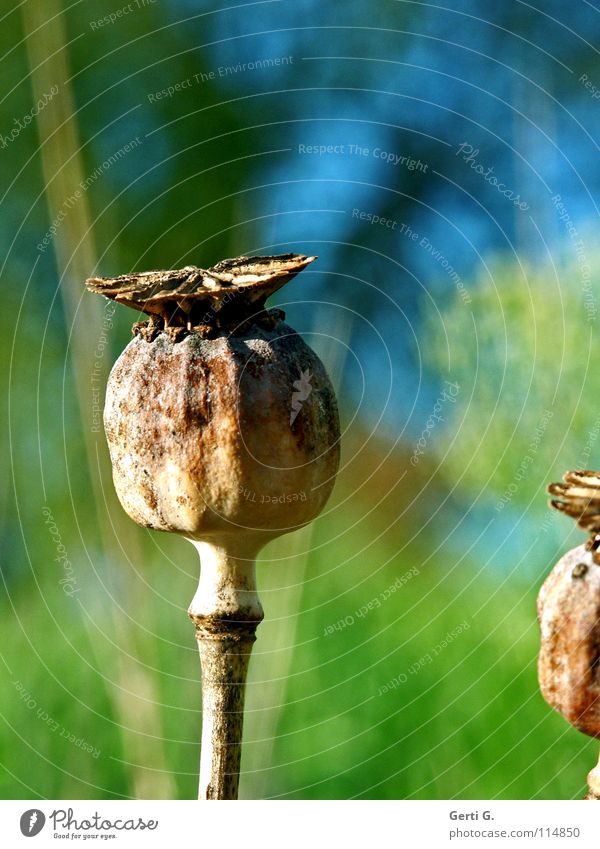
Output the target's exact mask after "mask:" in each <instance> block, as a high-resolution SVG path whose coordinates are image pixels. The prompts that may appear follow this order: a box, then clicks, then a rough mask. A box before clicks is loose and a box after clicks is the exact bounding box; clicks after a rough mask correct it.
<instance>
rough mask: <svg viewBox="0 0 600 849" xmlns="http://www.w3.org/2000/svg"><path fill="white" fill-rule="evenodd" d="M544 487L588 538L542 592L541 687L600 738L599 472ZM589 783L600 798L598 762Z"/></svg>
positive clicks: (569, 718) (569, 716)
mask: <svg viewBox="0 0 600 849" xmlns="http://www.w3.org/2000/svg"><path fill="white" fill-rule="evenodd" d="M548 490H549V492H550V493H551V494H552V495H553V496H554V499H553V500H552V501H551V502H550V503H551V505H552V507H554V508H555V509H556V510H559V511H560V512H562V513H565V514H567V515H569V516H571V517H573V518H574V519H576V520H577V523H578V525H579V526H580V527H582V528H583V529H584V530H586V531H587V532H588V533H590V534H591V537H590V539H589V540H588V542H587V543H586V544H584V545H580V546H578V547H577V548H574V549H572V550H571V551H569V552H567V553H566V554H565V555H564V556H563V557H562V558H561V559H560V560H559V561H558V563H557V564H556V566H555V567H554V568H553V570H552V572H551V573H550V575H549V576H548V578H547V579H546V581H545V582H544V584H543V586H542V588H541V590H540V593H539V596H538V605H537V609H538V619H539V622H540V629H541V647H540V655H539V661H538V676H539V682H540V689H541V692H542V695H543V696H544V698H545V699H546V701H547V702H548V704H549V705H550V706H551V707H553V708H554V709H555V710H557V711H558V712H559V713H561V714H562V715H563V716H564V718H565V719H566V720H567V721H568V722H570V723H571V725H573V726H574V727H575V728H577V729H578V730H579V731H582V732H583V733H584V734H588V735H589V736H591V737H596V738H597V739H600V475H599V474H598V473H597V472H589V471H583V472H581V471H578V472H567V473H566V474H565V475H564V483H556V484H551V485H550V486H549V487H548ZM599 766H600V765H599ZM588 785H589V794H588V797H587V798H588V799H600V771H599V767H598V766H597V767H596V768H595V769H594V770H592V771H591V772H590V773H589V775H588Z"/></svg>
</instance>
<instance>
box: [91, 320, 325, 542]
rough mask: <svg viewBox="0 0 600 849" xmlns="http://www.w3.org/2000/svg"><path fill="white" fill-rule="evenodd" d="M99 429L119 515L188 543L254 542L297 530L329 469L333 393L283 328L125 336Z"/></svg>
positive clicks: (311, 512)
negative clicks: (252, 538) (242, 538)
mask: <svg viewBox="0 0 600 849" xmlns="http://www.w3.org/2000/svg"><path fill="white" fill-rule="evenodd" d="M104 424H105V429H106V435H107V439H108V444H109V449H110V454H111V459H112V464H113V477H114V482H115V487H116V490H117V494H118V496H119V498H120V501H121V503H122V505H123V507H124V508H125V510H126V511H127V513H128V514H129V515H130V516H131V518H132V519H134V520H135V521H136V522H138V523H139V524H141V525H144V526H146V527H149V528H155V529H158V530H164V531H174V532H176V533H181V534H184V535H186V536H188V537H190V538H194V539H211V538H217V539H218V538H219V537H222V536H223V535H229V534H232V533H234V532H235V531H236V530H241V529H246V530H254V531H255V532H256V536H257V539H258V540H260V542H259V546H260V545H263V544H264V543H265V542H266V541H268V539H269V538H271V537H273V536H277V535H279V534H281V533H285V532H286V531H288V530H294V529H295V528H297V527H300V526H302V525H304V524H306V523H307V522H309V521H311V519H313V518H314V517H315V516H316V515H318V513H319V512H320V510H321V509H322V507H323V505H324V504H325V502H326V500H327V498H328V497H329V494H330V492H331V489H332V488H333V484H334V479H335V474H336V472H337V468H338V465H339V421H338V413H337V405H336V400H335V395H334V392H333V388H332V386H331V383H330V381H329V378H328V377H327V374H326V372H325V369H324V367H323V364H322V363H321V361H320V360H319V359H318V357H317V356H316V354H315V353H314V352H313V351H312V350H311V349H310V348H309V347H308V345H306V343H305V342H304V341H303V339H302V338H301V337H300V336H299V335H298V334H297V333H296V332H295V331H294V330H293V329H292V328H291V327H289V325H287V324H285V323H284V322H282V321H281V322H279V323H278V324H276V326H275V327H274V328H273V329H270V330H269V329H264V328H261V327H258V326H256V325H254V326H252V328H250V330H248V331H247V332H246V333H245V334H243V335H240V336H233V335H228V334H222V335H220V336H218V337H217V338H215V339H206V338H203V337H202V336H201V335H200V334H198V333H195V332H192V333H190V334H188V335H187V336H186V337H185V338H184V339H183V340H182V341H179V342H174V341H172V339H171V337H170V336H169V335H168V334H166V333H161V334H160V335H159V336H158V337H157V338H156V339H155V340H154V341H152V342H147V341H145V340H144V339H142V338H140V337H139V336H138V337H136V338H134V339H133V341H132V342H131V343H130V344H129V345H128V346H127V348H126V349H125V351H124V352H123V353H122V355H121V356H120V358H119V359H118V360H117V362H116V363H115V366H114V367H113V370H112V372H111V375H110V378H109V382H108V386H107V396H106V405H105V412H104Z"/></svg>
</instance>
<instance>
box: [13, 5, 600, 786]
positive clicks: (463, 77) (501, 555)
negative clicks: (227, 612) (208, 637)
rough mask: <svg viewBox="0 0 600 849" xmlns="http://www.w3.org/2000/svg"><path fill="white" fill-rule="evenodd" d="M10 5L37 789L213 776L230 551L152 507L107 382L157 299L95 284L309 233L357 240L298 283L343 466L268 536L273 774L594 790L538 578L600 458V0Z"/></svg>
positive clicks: (257, 734)
mask: <svg viewBox="0 0 600 849" xmlns="http://www.w3.org/2000/svg"><path fill="white" fill-rule="evenodd" d="M2 22H3V26H2V28H0V40H1V42H2V63H1V64H0V73H1V78H2V92H3V94H2V99H1V105H0V159H1V161H2V168H0V173H1V175H2V177H1V179H2V214H3V227H2V228H1V232H0V241H1V243H2V294H3V297H4V301H5V307H4V309H3V310H2V311H1V312H0V322H1V323H2V329H1V332H0V350H1V352H2V363H3V368H2V370H1V372H0V380H1V381H2V385H3V397H4V398H5V403H4V404H3V406H2V413H1V416H2V418H1V421H0V425H1V428H2V440H3V444H4V446H5V450H4V451H3V452H2V463H3V467H2V477H1V478H0V481H1V483H0V558H1V562H0V566H1V572H2V600H1V604H2V629H3V639H2V645H1V647H0V673H1V675H2V682H3V683H2V687H1V689H0V716H1V718H2V734H1V737H0V763H1V765H2V769H1V770H0V781H1V787H0V795H1V796H2V798H22V797H33V798H56V799H60V798H106V799H109V798H130V797H135V798H193V797H194V795H195V793H196V784H197V779H196V774H197V767H198V761H199V739H200V709H201V688H200V676H199V662H198V658H197V651H196V647H195V644H194V638H193V629H192V626H191V624H190V623H189V621H188V619H187V617H186V609H187V606H188V604H189V602H190V600H191V598H192V596H193V593H194V590H195V585H196V581H197V577H198V563H197V557H196V554H195V552H194V550H193V549H192V547H191V546H190V545H189V544H188V543H187V542H186V541H185V540H183V539H178V538H171V537H167V536H166V535H161V534H158V533H151V532H147V531H144V530H142V529H141V528H138V527H136V526H135V525H134V524H133V523H132V522H131V521H130V520H129V519H128V518H127V516H126V515H125V514H124V513H123V511H122V509H121V508H120V506H119V504H118V502H117V499H116V496H115V494H114V491H113V487H112V482H111V472H110V463H109V459H108V453H107V448H106V443H105V440H104V436H103V433H102V431H101V428H98V412H99V410H100V409H101V405H102V399H103V391H104V386H105V383H106V378H107V375H108V372H109V369H110V367H111V365H112V363H113V362H114V360H115V359H116V358H117V356H118V354H119V353H120V351H121V350H122V349H123V347H124V346H125V345H126V343H127V341H128V339H129V338H130V326H131V323H132V321H133V320H135V316H134V314H133V313H132V312H130V311H129V310H127V309H125V308H117V310H116V311H115V312H114V313H113V310H112V307H111V306H110V305H108V302H106V303H104V302H102V301H101V300H100V299H99V298H94V297H92V296H90V295H87V294H84V290H83V280H84V279H85V278H86V277H88V276H91V275H92V274H105V275H109V274H118V273H125V272H127V271H132V270H148V269H151V268H176V267H178V266H182V265H185V264H190V263H193V264H198V265H203V266H207V265H210V264H213V263H214V262H216V261H217V260H219V259H221V258H223V257H227V256H235V255H237V254H241V253H251V252H262V253H277V252H283V251H286V250H296V251H302V252H307V253H316V254H318V255H319V257H320V258H319V262H318V263H315V264H314V265H313V266H311V268H310V269H309V270H308V271H306V272H304V273H303V274H302V275H300V276H299V277H298V278H296V279H295V280H294V281H293V282H292V283H291V284H290V285H289V286H287V287H286V288H285V290H284V291H282V292H280V293H279V294H278V296H277V297H276V298H275V299H274V301H273V303H275V302H278V303H279V304H281V305H282V306H283V307H284V308H285V310H286V312H287V316H288V321H289V322H290V323H291V324H292V325H293V326H294V327H295V328H296V329H297V330H299V331H300V332H302V333H303V335H304V336H305V338H306V339H307V341H309V343H310V344H311V345H312V346H313V347H314V348H315V349H316V350H317V352H318V353H319V355H320V356H321V357H322V359H323V361H324V362H325V364H326V366H327V368H328V370H329V372H330V374H331V376H332V379H333V381H334V384H335V387H336V391H337V393H338V397H339V401H340V411H341V417H342V424H343V427H344V441H343V455H342V469H341V471H340V475H339V479H338V483H337V485H336V489H335V492H334V495H333V497H332V499H331V501H330V503H329V505H328V507H327V509H326V511H325V513H324V514H323V515H322V516H321V517H320V518H319V519H318V521H316V522H315V523H314V525H312V526H311V527H309V528H305V529H303V530H301V531H299V532H296V533H294V534H291V535H289V536H288V537H285V538H283V539H281V540H279V541H277V542H275V543H273V544H271V545H270V546H269V547H268V548H267V549H265V550H264V552H263V554H262V555H261V560H260V564H259V583H260V590H261V597H262V600H263V605H264V608H265V613H266V616H265V621H264V623H263V624H262V625H261V627H260V630H259V639H258V642H257V644H256V647H255V651H254V654H253V660H252V664H251V680H250V683H249V690H248V696H247V711H248V713H247V719H246V725H245V741H246V742H245V749H244V755H243V763H242V767H243V775H242V781H241V788H240V789H241V796H242V797H243V798H317V799H321V798H327V799H329V798H386V799H388V798H389V799H393V798H425V799H433V798H481V799H496V798H523V799H529V798H580V797H581V796H582V795H583V792H584V785H585V776H586V773H587V771H588V770H589V769H590V768H591V767H592V765H593V763H594V761H595V759H596V756H597V744H596V743H594V741H592V740H589V739H587V738H585V737H584V736H583V735H581V734H579V733H578V732H576V731H575V730H573V729H571V728H570V727H569V726H568V725H567V724H566V723H565V722H564V721H563V720H562V719H561V717H560V716H558V715H557V714H554V713H553V712H552V711H551V710H550V709H549V708H548V707H547V705H545V703H544V702H543V700H542V698H541V696H540V694H539V692H538V689H537V681H536V655H537V649H538V629H537V623H536V619H535V598H536V594H537V591H538V589H539V586H540V584H541V582H542V580H543V579H544V576H545V575H546V574H547V572H548V571H549V569H550V567H551V565H552V564H553V562H554V561H555V560H556V559H557V558H558V557H559V556H560V554H561V553H563V552H564V551H566V550H567V549H568V548H570V547H572V546H573V545H575V544H579V543H580V542H581V541H582V535H581V534H580V533H579V532H578V531H577V530H576V529H575V528H574V526H573V525H572V523H570V522H569V521H568V520H567V519H565V518H563V517H559V516H551V515H550V513H549V511H548V510H547V507H546V498H545V495H544V489H545V486H546V483H547V482H548V481H549V480H551V479H555V478H558V477H559V476H560V475H561V474H562V472H563V471H564V470H565V469H567V468H577V467H592V468H598V467H599V466H600V451H599V443H598V434H599V432H600V408H599V407H598V404H597V403H596V401H595V393H594V386H595V384H596V380H597V377H596V376H597V370H596V367H595V365H594V364H595V363H597V360H598V339H597V298H598V270H597V250H596V248H595V244H596V236H595V234H594V235H592V234H593V232H594V231H593V229H592V228H594V227H595V226H596V223H597V216H598V210H597V206H596V202H597V196H598V181H599V173H598V168H597V161H598V145H597V141H596V140H597V138H598V104H597V100H598V98H599V97H600V64H599V62H598V54H597V50H596V49H595V48H594V47H593V44H594V43H595V42H596V43H597V38H598V36H599V35H600V15H599V14H598V10H597V9H595V8H594V7H593V6H591V5H590V4H589V3H585V2H583V0H577V1H576V2H575V3H574V4H573V5H569V6H568V7H567V6H566V5H565V4H564V3H559V2H554V0H550V2H547V3H545V4H544V9H543V11H542V10H540V9H536V8H534V7H533V6H531V5H529V4H524V3H521V2H518V0H511V1H510V2H507V3H503V4H495V3H492V2H485V0H479V2H458V0H450V2H449V3H448V4H447V5H446V7H444V8H442V7H439V6H430V5H428V4H425V3H420V2H392V0H377V2H375V3H368V2H367V0H359V2H356V3H352V4H348V5H347V6H344V11H343V19H342V16H341V14H340V8H339V7H338V6H337V5H336V4H333V3H317V2H313V1H312V0H309V2H306V3H303V4H301V5H300V4H294V3H293V2H291V0H265V1H264V2H263V0H259V2H253V3H237V4H235V3H229V4H218V3H201V2H192V0H174V2H170V3H166V2H164V0H154V2H152V0H132V2H131V3H129V4H125V3H123V4H121V2H120V0H118V2H117V3H114V2H113V3H107V2H100V3H94V4H91V3H85V2H79V3H74V4H69V5H68V8H67V4H64V5H63V4H61V3H60V2H59V0H49V2H47V3H45V4H43V6H42V4H38V5H37V6H36V5H35V4H34V2H33V0H25V2H23V3H21V4H19V5H18V6H16V7H13V6H9V5H6V8H4V9H3V17H2ZM361 213H362V215H361ZM369 216H370V217H369ZM377 216H378V217H379V219H380V222H376V221H375V223H374V217H377ZM381 220H382V221H384V222H385V223H384V224H382V223H381ZM414 234H416V236H415V235H414ZM128 313H129V314H128ZM434 411H435V412H436V415H437V418H434V419H432V418H431V416H432V413H434ZM369 605H370V607H369ZM365 610H366V612H365Z"/></svg>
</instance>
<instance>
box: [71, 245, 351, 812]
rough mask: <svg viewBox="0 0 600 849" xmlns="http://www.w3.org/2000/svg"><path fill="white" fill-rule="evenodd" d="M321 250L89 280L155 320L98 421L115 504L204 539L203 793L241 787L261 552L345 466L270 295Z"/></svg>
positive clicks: (119, 368) (120, 364)
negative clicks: (246, 689) (109, 462)
mask: <svg viewBox="0 0 600 849" xmlns="http://www.w3.org/2000/svg"><path fill="white" fill-rule="evenodd" d="M313 259H314V257H304V256H299V255H295V254H285V255H283V256H279V257H250V258H248V257H240V258H238V259H236V260H225V261H223V262H222V263H219V264H218V265H216V266H213V267H212V268H210V269H207V270H204V269H200V268H196V267H195V266H188V267H186V268H184V269H182V270H181V271H172V272H148V273H146V274H140V275H132V276H123V277H117V278H110V279H104V278H93V279H91V280H89V281H87V285H88V288H89V289H91V291H94V292H97V293H99V294H103V295H105V296H106V297H110V298H113V299H114V300H116V301H120V302H122V303H125V304H127V305H128V306H132V307H135V308H137V309H141V310H143V311H144V312H146V313H148V314H149V315H150V319H149V321H147V322H145V323H143V324H136V325H134V334H135V338H134V339H133V340H132V341H131V342H130V344H129V345H128V346H127V348H126V349H125V351H124V352H123V353H122V354H121V356H120V357H119V359H118V360H117V362H116V363H115V366H114V367H113V369H112V371H111V374H110V377H109V380H108V385H107V392H106V405H105V410H104V424H105V430H106V436H107V440H108V445H109V450H110V456H111V460H112V465H113V479H114V482H115V488H116V491H117V494H118V496H119V499H120V501H121V504H122V505H123V507H124V509H125V510H126V511H127V513H128V514H129V515H130V516H131V518H132V519H134V521H136V522H137V523H138V524H140V525H143V526H144V527H147V528H152V529H155V530H162V531H170V532H174V533H178V534H181V535H183V536H185V537H186V538H187V539H189V540H190V541H191V542H192V543H193V544H194V545H195V546H196V547H197V549H198V551H199V553H200V560H201V576H200V584H199V587H198V591H197V593H196V595H195V597H194V600H193V601H192V604H191V606H190V609H189V615H190V617H191V619H192V620H193V621H194V623H195V625H196V636H197V638H198V644H199V648H200V659H201V664H202V676H203V727H202V751H201V767H200V798H206V799H210V798H221V799H223V798H236V797H237V789H238V774H239V765H240V753H241V749H240V747H241V733H242V714H243V703H244V684H245V680H246V673H247V667H248V660H249V656H250V651H251V648H252V643H253V641H254V639H255V636H254V635H255V630H256V627H257V625H258V624H259V622H260V621H261V619H262V617H263V612H262V607H261V604H260V601H259V598H258V594H257V590H256V578H255V558H256V555H257V553H258V552H259V551H260V549H261V548H262V547H263V546H264V545H265V544H266V543H267V542H269V541H270V540H271V539H274V538H275V537H277V536H279V535H281V534H284V533H287V532H289V531H292V530H295V529H297V528H299V527H302V526H303V525H305V524H307V523H308V522H310V521H311V520H312V519H314V518H315V517H316V516H317V515H318V514H319V513H320V511H321V510H322V508H323V506H324V504H325V502H326V501H327V499H328V497H329V495H330V493H331V490H332V488H333V484H334V481H335V476H336V473H337V469H338V465H339V436H340V432H339V421H338V413H337V405H336V400H335V394H334V391H333V388H332V386H331V383H330V381H329V378H328V377H327V374H326V372H325V368H324V367H323V365H322V363H321V361H320V360H319V358H318V357H317V355H316V354H315V353H314V352H313V351H312V350H311V349H310V348H309V346H308V345H307V344H306V343H305V342H304V341H303V339H302V338H301V337H300V336H299V335H298V334H297V333H296V332H295V331H294V330H293V329H292V328H291V327H289V325H287V324H286V323H285V322H284V320H283V319H284V314H283V313H282V311H281V310H266V309H265V308H264V302H265V300H266V298H267V297H268V295H270V294H271V293H272V292H273V291H275V290H276V289H277V288H279V287H280V286H282V285H283V284H284V283H286V282H287V281H288V280H290V279H291V278H292V277H293V276H294V275H295V274H297V273H298V271H300V270H302V269H303V268H304V267H305V266H306V265H308V263H309V262H312V260H313Z"/></svg>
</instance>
